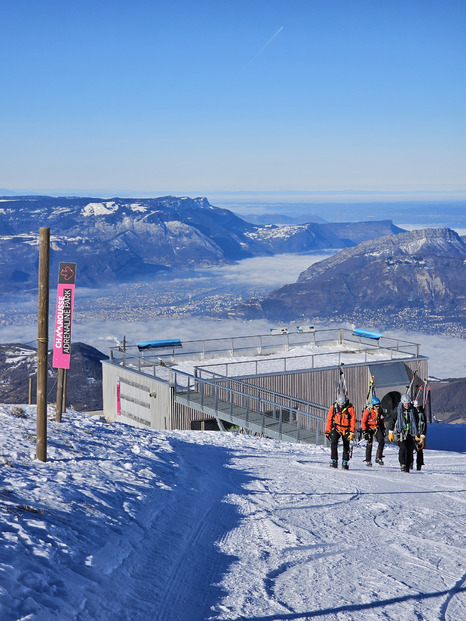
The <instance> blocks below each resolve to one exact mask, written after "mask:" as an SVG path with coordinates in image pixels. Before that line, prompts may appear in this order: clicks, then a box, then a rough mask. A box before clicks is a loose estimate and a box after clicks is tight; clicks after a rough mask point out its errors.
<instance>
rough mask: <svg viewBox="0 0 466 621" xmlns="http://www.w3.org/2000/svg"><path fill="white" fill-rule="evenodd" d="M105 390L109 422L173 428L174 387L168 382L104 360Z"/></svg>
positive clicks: (104, 408)
mask: <svg viewBox="0 0 466 621" xmlns="http://www.w3.org/2000/svg"><path fill="white" fill-rule="evenodd" d="M102 390H103V413H104V417H105V419H106V420H108V421H109V422H114V421H117V422H122V423H127V424H129V425H136V426H139V427H147V428H151V429H171V411H172V397H171V392H172V388H170V386H169V385H168V384H167V383H166V382H163V381H161V380H158V379H156V378H154V377H151V376H150V375H145V374H144V373H138V372H137V371H135V370H132V369H129V368H126V367H122V366H120V365H116V364H112V363H111V362H108V361H106V360H103V361H102ZM118 392H119V409H120V412H119V413H118Z"/></svg>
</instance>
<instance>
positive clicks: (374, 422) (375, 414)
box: [361, 397, 385, 466]
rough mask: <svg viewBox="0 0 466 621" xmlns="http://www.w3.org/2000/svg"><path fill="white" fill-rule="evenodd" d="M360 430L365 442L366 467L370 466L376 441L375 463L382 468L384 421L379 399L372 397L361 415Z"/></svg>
mask: <svg viewBox="0 0 466 621" xmlns="http://www.w3.org/2000/svg"><path fill="white" fill-rule="evenodd" d="M361 429H362V432H363V436H364V439H365V440H366V442H367V444H366V466H372V444H373V441H374V437H375V439H376V440H377V443H378V446H377V453H376V456H375V461H376V463H377V464H379V465H380V466H383V447H384V446H385V421H384V416H383V410H382V407H381V405H380V399H377V397H372V399H371V403H370V405H369V406H368V407H366V409H365V410H364V412H363V413H362V419H361Z"/></svg>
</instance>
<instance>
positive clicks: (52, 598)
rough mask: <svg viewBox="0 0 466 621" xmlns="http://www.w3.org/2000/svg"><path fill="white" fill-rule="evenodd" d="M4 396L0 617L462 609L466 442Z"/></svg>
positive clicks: (169, 619)
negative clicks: (373, 451) (44, 424)
mask: <svg viewBox="0 0 466 621" xmlns="http://www.w3.org/2000/svg"><path fill="white" fill-rule="evenodd" d="M52 418H53V417H52V413H51V412H50V416H49V423H48V461H47V462H46V463H42V462H40V461H38V460H36V459H35V458H34V455H35V407H34V406H22V407H21V408H14V407H13V406H6V405H4V406H0V437H1V444H0V476H1V482H0V522H1V523H0V526H1V539H2V542H1V546H0V619H1V620H2V621H11V620H19V619H22V620H26V619H27V620H37V621H51V620H59V621H68V620H80V621H88V620H99V621H102V620H104V621H105V620H107V619H108V620H110V619H116V620H121V621H123V620H124V621H127V620H128V621H137V620H148V621H149V620H150V621H154V620H156V621H205V620H207V619H215V620H226V619H235V620H240V619H241V620H243V621H275V620H285V619H286V620H305V619H326V620H338V621H351V620H355V621H356V620H357V621H361V619H364V620H374V621H375V620H380V619H385V620H394V621H400V619H402V620H403V621H404V620H411V619H413V620H415V619H417V620H420V619H423V620H428V621H431V620H437V619H439V620H449V621H459V620H462V619H465V618H466V553H465V552H466V551H465V531H466V518H465V514H466V512H465V508H466V486H465V480H466V479H465V474H466V454H465V453H455V452H440V451H434V450H426V456H425V461H426V465H425V467H424V468H423V469H422V470H421V471H420V472H417V471H414V472H412V473H410V474H409V475H407V474H404V473H402V472H401V471H400V469H399V466H398V461H397V449H396V447H393V446H387V447H386V450H385V455H386V459H385V466H377V467H373V468H367V467H366V466H365V464H364V462H363V459H364V447H363V446H361V447H357V448H356V449H355V451H354V455H353V459H352V461H351V462H350V470H349V471H343V470H331V469H330V468H329V449H327V448H323V447H314V446H305V445H294V444H287V443H282V442H278V441H272V440H267V439H262V438H257V437H248V436H241V435H239V434H235V433H220V432H187V431H184V432H177V431H172V432H161V431H148V430H141V429H136V428H133V427H126V426H124V425H118V424H115V425H108V424H106V423H105V422H104V421H103V420H101V419H99V418H97V417H91V416H87V415H84V414H81V413H77V412H72V413H70V412H67V413H66V414H65V415H64V422H63V423H61V424H60V423H56V422H54V421H53V420H51V419H52Z"/></svg>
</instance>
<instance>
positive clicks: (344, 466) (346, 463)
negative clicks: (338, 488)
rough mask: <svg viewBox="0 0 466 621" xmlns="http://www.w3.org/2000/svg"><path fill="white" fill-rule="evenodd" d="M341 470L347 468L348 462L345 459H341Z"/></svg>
mask: <svg viewBox="0 0 466 621" xmlns="http://www.w3.org/2000/svg"><path fill="white" fill-rule="evenodd" d="M341 469H342V470H349V466H348V462H347V461H343V464H342V466H341Z"/></svg>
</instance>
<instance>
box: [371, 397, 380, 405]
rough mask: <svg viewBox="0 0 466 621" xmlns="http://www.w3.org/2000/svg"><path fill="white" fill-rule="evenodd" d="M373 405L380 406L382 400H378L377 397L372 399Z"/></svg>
mask: <svg viewBox="0 0 466 621" xmlns="http://www.w3.org/2000/svg"><path fill="white" fill-rule="evenodd" d="M371 405H380V399H377V397H372V399H371Z"/></svg>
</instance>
